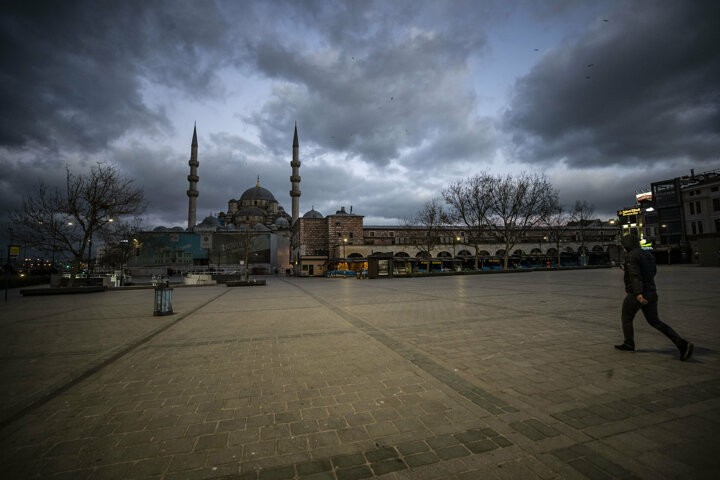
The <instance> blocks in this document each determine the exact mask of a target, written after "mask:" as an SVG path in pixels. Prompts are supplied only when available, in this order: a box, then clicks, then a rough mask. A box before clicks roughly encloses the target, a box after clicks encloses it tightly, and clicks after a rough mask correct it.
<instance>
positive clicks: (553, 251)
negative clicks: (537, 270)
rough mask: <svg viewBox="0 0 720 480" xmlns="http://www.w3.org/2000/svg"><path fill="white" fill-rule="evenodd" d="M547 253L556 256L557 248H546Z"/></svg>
mask: <svg viewBox="0 0 720 480" xmlns="http://www.w3.org/2000/svg"><path fill="white" fill-rule="evenodd" d="M547 254H548V255H555V256H557V248H554V247H553V248H548V251H547Z"/></svg>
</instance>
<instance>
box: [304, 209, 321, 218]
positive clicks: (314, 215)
mask: <svg viewBox="0 0 720 480" xmlns="http://www.w3.org/2000/svg"><path fill="white" fill-rule="evenodd" d="M303 218H323V216H322V213H320V212H318V211H317V210H315V208H314V207H313V208H312V209H311V210H309V211H308V212H307V213H306V214H305V215H303Z"/></svg>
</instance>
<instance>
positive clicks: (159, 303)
mask: <svg viewBox="0 0 720 480" xmlns="http://www.w3.org/2000/svg"><path fill="white" fill-rule="evenodd" d="M172 295H173V289H172V288H170V286H169V284H168V283H167V282H158V284H157V287H155V310H154V311H153V315H154V316H156V317H157V316H160V315H172V313H173V309H172Z"/></svg>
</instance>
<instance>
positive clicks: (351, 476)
mask: <svg viewBox="0 0 720 480" xmlns="http://www.w3.org/2000/svg"><path fill="white" fill-rule="evenodd" d="M335 475H336V476H337V479H338V480H358V479H360V478H370V477H372V476H373V472H372V470H370V467H368V466H366V465H361V466H359V467H348V468H338V469H337V471H336V472H335Z"/></svg>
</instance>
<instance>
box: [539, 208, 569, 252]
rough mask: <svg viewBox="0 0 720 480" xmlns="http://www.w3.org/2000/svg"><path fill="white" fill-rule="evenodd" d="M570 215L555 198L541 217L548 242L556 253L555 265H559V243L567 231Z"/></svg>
mask: <svg viewBox="0 0 720 480" xmlns="http://www.w3.org/2000/svg"><path fill="white" fill-rule="evenodd" d="M570 219H571V215H570V213H569V212H568V211H567V210H566V209H565V208H564V207H563V206H562V205H560V202H559V201H558V199H557V197H556V198H555V199H554V200H553V201H552V203H551V204H550V206H549V208H548V211H547V212H546V214H545V216H544V217H543V221H542V223H543V226H544V227H545V230H546V231H547V236H548V242H550V243H552V244H553V245H555V250H556V251H557V264H558V266H559V265H560V254H561V253H562V252H561V251H560V242H561V240H562V237H563V234H564V233H565V232H566V231H567V230H568V228H569V226H568V223H569V222H570Z"/></svg>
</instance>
